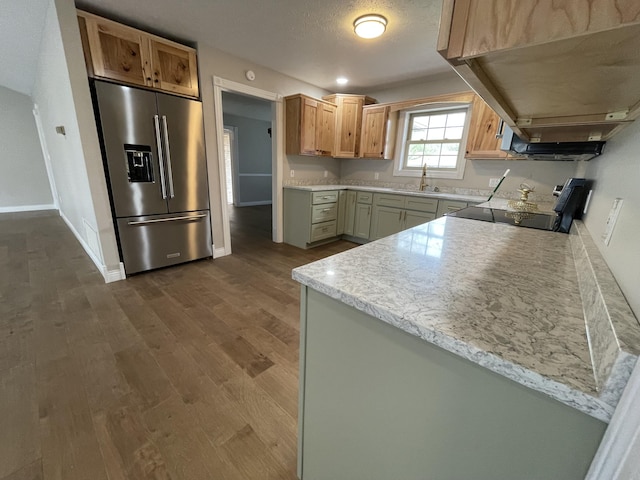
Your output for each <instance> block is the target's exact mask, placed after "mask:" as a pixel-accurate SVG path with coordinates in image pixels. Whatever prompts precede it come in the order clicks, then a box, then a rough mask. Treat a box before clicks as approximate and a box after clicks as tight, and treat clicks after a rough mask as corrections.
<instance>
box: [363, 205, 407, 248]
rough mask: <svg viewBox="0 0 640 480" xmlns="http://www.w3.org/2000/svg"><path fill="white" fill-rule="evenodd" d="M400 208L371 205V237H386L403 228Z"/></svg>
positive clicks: (376, 238) (373, 238)
mask: <svg viewBox="0 0 640 480" xmlns="http://www.w3.org/2000/svg"><path fill="white" fill-rule="evenodd" d="M403 213H404V210H403V209H401V208H393V207H384V206H377V205H376V206H375V207H373V228H372V229H371V239H372V240H378V239H380V238H383V237H388V236H389V235H393V234H394V233H398V232H400V231H402V230H403V228H402V214H403Z"/></svg>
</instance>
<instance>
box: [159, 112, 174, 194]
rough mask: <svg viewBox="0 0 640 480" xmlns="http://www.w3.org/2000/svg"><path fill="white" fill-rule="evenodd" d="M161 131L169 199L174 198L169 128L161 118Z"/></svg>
mask: <svg viewBox="0 0 640 480" xmlns="http://www.w3.org/2000/svg"><path fill="white" fill-rule="evenodd" d="M162 129H163V133H164V149H165V155H166V156H167V174H168V175H169V197H171V198H173V197H175V196H176V195H175V192H174V190H173V172H172V170H171V150H170V149H169V128H168V127H167V117H166V115H163V116H162Z"/></svg>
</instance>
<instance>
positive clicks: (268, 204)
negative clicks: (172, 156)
mask: <svg viewBox="0 0 640 480" xmlns="http://www.w3.org/2000/svg"><path fill="white" fill-rule="evenodd" d="M214 109H215V116H216V125H217V127H216V129H217V137H218V158H219V159H220V161H219V164H218V165H219V179H220V199H221V202H222V207H223V208H222V231H223V236H224V253H222V254H223V255H229V254H230V253H231V247H232V242H234V244H235V242H236V240H235V239H236V238H239V236H238V235H236V233H242V234H243V235H244V236H245V238H246V237H247V236H250V237H251V238H254V239H255V238H258V237H263V238H264V240H266V241H269V242H271V241H273V242H282V237H283V233H282V224H283V218H282V170H283V163H284V136H283V134H282V128H281V127H280V126H281V125H284V112H283V105H282V97H281V96H280V95H278V94H275V93H271V92H266V91H263V90H260V89H256V88H254V87H250V86H247V85H244V84H241V83H237V82H232V81H229V80H224V79H221V78H218V77H214ZM232 230H233V233H234V235H233V237H234V239H233V240H232ZM234 248H236V247H235V245H234ZM216 250H218V249H216ZM216 256H221V253H220V252H218V254H217V255H216Z"/></svg>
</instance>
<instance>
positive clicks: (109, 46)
mask: <svg viewBox="0 0 640 480" xmlns="http://www.w3.org/2000/svg"><path fill="white" fill-rule="evenodd" d="M77 14H78V21H79V24H80V33H81V37H82V47H83V49H84V55H85V60H86V63H87V69H88V71H89V75H90V76H92V77H96V78H104V79H108V80H115V81H117V82H119V83H126V84H131V85H138V86H142V87H149V88H153V89H157V90H161V91H165V92H168V93H174V94H178V95H185V96H188V97H196V98H197V97H198V95H199V90H198V66H197V60H196V50H195V49H193V48H191V47H187V46H185V45H181V44H179V43H176V42H172V41H170V40H166V39H164V38H161V37H158V36H155V35H151V34H149V33H146V32H143V31H141V30H138V29H135V28H132V27H128V26H126V25H123V24H121V23H117V22H114V21H112V20H108V19H106V18H102V17H99V16H97V15H93V14H91V13H87V12H83V11H81V10H78V11H77Z"/></svg>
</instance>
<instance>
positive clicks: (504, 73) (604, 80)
mask: <svg viewBox="0 0 640 480" xmlns="http://www.w3.org/2000/svg"><path fill="white" fill-rule="evenodd" d="M639 49H640V7H638V2H637V1H636V0H593V1H586V0H565V1H562V2H558V1H555V0H538V1H536V2H523V1H518V0H444V2H443V9H442V17H441V21H440V36H439V39H438V51H439V52H440V53H441V54H442V55H443V57H444V58H446V59H447V60H448V61H449V63H450V64H451V65H452V66H453V67H454V68H455V70H456V71H457V72H458V73H459V74H460V75H461V76H462V77H463V78H464V79H465V80H466V82H467V83H468V84H469V85H470V86H471V87H472V88H473V89H474V90H475V91H476V92H477V93H478V94H479V95H480V96H481V97H482V98H483V99H484V100H485V101H486V102H487V103H488V104H489V106H490V107H491V108H492V109H493V110H494V111H495V112H497V113H498V115H499V116H500V117H501V118H502V119H504V120H505V122H506V123H507V124H508V125H509V126H510V127H512V128H513V130H514V131H515V132H516V133H517V134H518V135H519V136H521V137H522V138H524V139H528V140H531V141H538V142H545V141H551V142H555V141H586V140H607V139H609V138H610V137H611V136H613V135H614V134H615V133H617V132H618V131H619V130H620V129H621V128H623V127H624V126H625V125H626V124H628V123H629V122H631V121H633V120H634V119H635V118H637V117H638V116H639V115H640V83H639V82H638V81H637V79H638V78H640V55H638V53H637V52H638V50H639Z"/></svg>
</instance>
